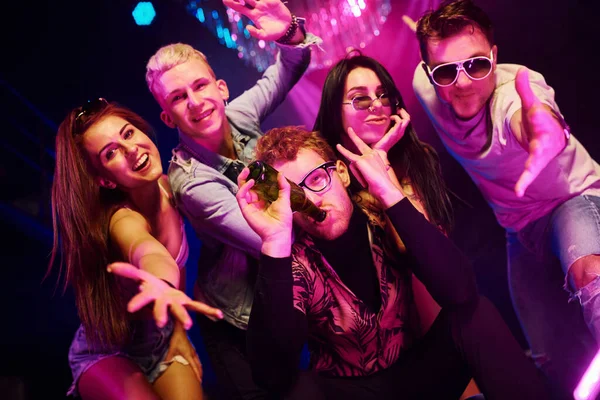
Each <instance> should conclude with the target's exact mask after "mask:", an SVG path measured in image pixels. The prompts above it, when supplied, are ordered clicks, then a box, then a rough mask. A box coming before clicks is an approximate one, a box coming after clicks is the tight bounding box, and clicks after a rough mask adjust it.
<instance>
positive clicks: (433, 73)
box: [425, 50, 494, 87]
mask: <svg viewBox="0 0 600 400" xmlns="http://www.w3.org/2000/svg"><path fill="white" fill-rule="evenodd" d="M493 65H494V51H493V50H490V56H489V58H488V57H485V56H477V57H471V58H467V59H466V60H461V61H454V62H449V63H445V64H440V65H438V66H437V67H435V68H434V69H431V68H429V65H427V64H425V66H426V67H427V72H428V73H429V76H430V77H431V80H432V81H433V83H435V84H436V85H438V86H441V87H446V86H450V85H452V84H454V82H456V80H457V79H458V74H459V73H460V71H461V70H462V71H465V74H467V76H468V77H469V78H470V79H472V80H474V81H479V80H482V79H485V78H487V77H488V75H489V74H490V72H492V66H493Z"/></svg>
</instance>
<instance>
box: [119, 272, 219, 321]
mask: <svg viewBox="0 0 600 400" xmlns="http://www.w3.org/2000/svg"><path fill="white" fill-rule="evenodd" d="M108 272H111V273H113V274H115V275H119V276H122V277H125V278H129V279H133V280H135V281H139V282H141V284H140V292H139V293H138V294H136V295H135V296H133V298H132V299H131V300H130V301H129V303H128V304H127V310H128V311H129V312H136V311H138V310H140V309H141V308H142V307H144V306H146V305H147V304H149V303H151V302H154V307H153V316H154V320H155V321H156V325H157V326H158V327H159V328H162V327H163V326H165V325H166V323H167V320H168V313H169V311H170V312H171V314H172V315H173V316H174V317H175V318H176V319H177V320H179V321H180V322H181V323H182V325H183V327H184V328H185V329H190V328H191V326H192V319H191V318H190V315H189V314H188V312H187V310H192V311H196V312H199V313H201V314H204V315H206V316H207V317H208V318H210V319H212V320H217V319H222V318H223V313H222V312H221V310H218V309H216V308H213V307H210V306H209V305H206V304H204V303H201V302H199V301H194V300H192V299H190V298H189V297H188V296H187V295H186V294H185V293H184V292H182V291H181V290H177V289H173V288H172V287H171V286H169V285H168V284H167V283H166V282H164V281H163V280H161V279H159V278H157V277H156V276H154V275H152V274H151V273H149V272H147V271H144V270H141V269H139V268H137V267H136V266H134V265H132V264H129V263H126V262H115V263H112V264H110V265H109V266H108Z"/></svg>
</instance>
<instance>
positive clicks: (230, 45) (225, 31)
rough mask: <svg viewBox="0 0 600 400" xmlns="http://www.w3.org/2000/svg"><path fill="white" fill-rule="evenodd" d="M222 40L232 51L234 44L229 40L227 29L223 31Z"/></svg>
mask: <svg viewBox="0 0 600 400" xmlns="http://www.w3.org/2000/svg"><path fill="white" fill-rule="evenodd" d="M223 38H224V39H225V45H226V46H227V47H228V48H230V49H232V48H234V47H235V43H234V42H233V40H231V34H230V33H229V29H227V28H225V29H223Z"/></svg>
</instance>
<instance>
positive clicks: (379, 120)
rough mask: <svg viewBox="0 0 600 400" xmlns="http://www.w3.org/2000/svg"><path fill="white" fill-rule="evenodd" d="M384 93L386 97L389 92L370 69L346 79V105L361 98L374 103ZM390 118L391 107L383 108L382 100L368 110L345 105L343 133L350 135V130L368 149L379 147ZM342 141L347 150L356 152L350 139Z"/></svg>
mask: <svg viewBox="0 0 600 400" xmlns="http://www.w3.org/2000/svg"><path fill="white" fill-rule="evenodd" d="M382 93H386V90H385V88H384V87H383V85H382V84H381V81H380V80H379V78H378V77H377V74H375V72H374V71H373V70H371V69H368V68H364V67H358V68H355V69H353V70H352V71H350V73H349V74H348V77H347V78H346V85H345V86H344V98H343V102H344V103H352V101H353V100H354V99H355V98H357V97H361V96H367V97H370V98H371V99H374V98H376V97H379V96H380V95H381V94H382ZM391 115H392V107H391V106H390V105H388V106H384V105H383V104H382V103H381V100H375V101H373V103H371V107H370V108H368V109H366V110H355V109H354V107H353V106H352V105H351V104H342V125H343V127H344V131H346V132H347V131H348V128H349V127H351V128H352V129H354V132H356V134H357V135H358V137H359V138H361V139H362V140H363V141H364V142H365V143H366V144H369V145H370V144H373V143H377V142H378V141H379V140H380V139H381V138H382V137H383V135H385V133H386V132H387V130H388V128H389V126H390V116H391ZM341 140H342V145H343V146H344V147H346V146H350V148H354V145H353V144H352V142H351V141H350V139H349V138H348V136H347V135H343V136H342V138H341Z"/></svg>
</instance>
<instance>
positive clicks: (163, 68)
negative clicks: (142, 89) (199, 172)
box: [146, 43, 217, 104]
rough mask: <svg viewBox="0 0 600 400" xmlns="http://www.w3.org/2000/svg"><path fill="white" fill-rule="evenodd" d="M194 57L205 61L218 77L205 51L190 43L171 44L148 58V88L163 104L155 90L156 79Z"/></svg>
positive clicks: (211, 72) (212, 73)
mask: <svg viewBox="0 0 600 400" xmlns="http://www.w3.org/2000/svg"><path fill="white" fill-rule="evenodd" d="M194 58H197V59H199V60H201V61H202V62H204V63H205V64H206V66H207V67H208V71H209V72H210V74H211V76H212V77H213V78H215V79H216V77H217V76H216V75H215V72H214V71H213V69H212V68H211V66H210V64H209V63H208V60H207V59H206V56H205V55H204V53H202V52H200V51H198V50H196V49H194V48H193V47H192V46H190V45H189V44H184V43H173V44H169V45H166V46H163V47H161V48H160V49H158V50H157V51H156V53H155V54H154V55H153V56H152V57H150V60H148V64H147V65H146V83H147V84H148V89H150V92H151V93H152V95H153V96H154V98H155V99H156V100H157V101H158V103H159V104H162V101H161V99H159V98H158V96H157V95H156V92H155V90H154V85H155V83H156V81H157V80H158V79H159V78H160V77H161V75H162V74H164V73H165V72H167V71H168V70H170V69H171V68H173V67H176V66H178V65H181V64H183V63H185V62H187V61H189V60H191V59H194Z"/></svg>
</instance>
